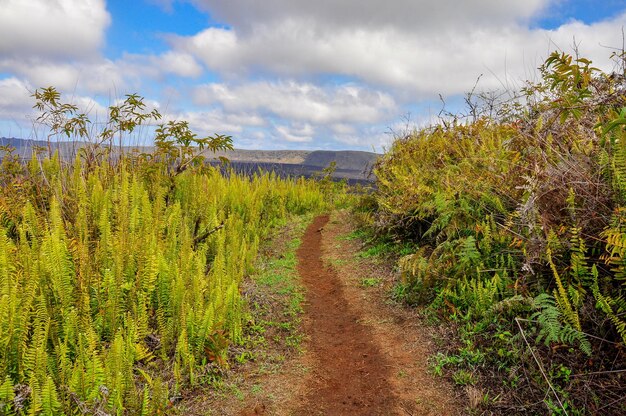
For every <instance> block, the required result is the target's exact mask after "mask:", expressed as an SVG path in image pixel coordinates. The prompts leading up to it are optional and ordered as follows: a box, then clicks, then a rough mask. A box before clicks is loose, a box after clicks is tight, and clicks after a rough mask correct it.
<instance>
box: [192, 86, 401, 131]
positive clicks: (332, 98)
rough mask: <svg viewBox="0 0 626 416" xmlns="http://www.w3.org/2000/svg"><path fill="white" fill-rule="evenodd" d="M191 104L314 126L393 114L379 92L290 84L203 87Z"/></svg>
mask: <svg viewBox="0 0 626 416" xmlns="http://www.w3.org/2000/svg"><path fill="white" fill-rule="evenodd" d="M194 101H195V102H196V104H198V105H214V104H219V105H220V106H222V107H223V108H224V109H225V110H226V111H230V112H239V111H260V112H262V113H264V114H269V115H275V116H278V117H281V118H285V119H290V120H298V121H305V122H310V123H315V124H324V123H374V122H377V121H381V120H384V119H385V118H387V117H389V115H390V114H391V113H393V112H394V111H395V110H396V104H395V102H394V100H393V98H392V97H391V96H390V95H389V94H386V93H383V92H380V91H375V90H371V89H367V88H364V87H360V86H355V85H349V84H348V85H341V86H337V87H327V88H323V87H320V86H317V85H314V84H311V83H297V82H294V81H285V82H254V83H246V84H241V85H236V86H230V85H227V84H221V83H220V84H218V83H214V84H207V85H203V86H201V87H198V88H197V90H196V92H195V94H194Z"/></svg>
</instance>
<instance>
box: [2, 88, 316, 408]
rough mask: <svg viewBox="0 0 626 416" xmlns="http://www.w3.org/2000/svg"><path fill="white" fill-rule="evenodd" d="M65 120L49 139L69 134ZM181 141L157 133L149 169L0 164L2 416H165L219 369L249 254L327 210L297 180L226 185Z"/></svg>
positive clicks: (103, 152) (95, 151) (113, 164)
mask: <svg viewBox="0 0 626 416" xmlns="http://www.w3.org/2000/svg"><path fill="white" fill-rule="evenodd" d="M52 96H53V98H56V99H58V97H56V96H55V95H54V94H53V95H52ZM53 107H54V106H53ZM56 108H59V106H57V107H56ZM57 115H58V114H57ZM61 115H63V114H61ZM66 115H67V114H66ZM70 116H71V117H73V116H72V115H71V114H70ZM71 117H70V118H69V119H67V118H66V119H65V121H64V122H59V126H61V127H60V128H61V129H62V130H63V129H64V131H70V132H71V133H76V132H79V133H80V131H78V130H75V129H74V126H76V125H80V123H81V122H82V121H80V120H79V121H78V124H76V122H74V124H71V123H70V124H67V123H68V120H70V121H71V120H72V119H71ZM75 121H76V120H75ZM136 121H137V120H136ZM57 122H58V120H57ZM116 126H118V127H119V124H116ZM180 127H181V125H180V124H168V125H164V126H162V127H161V129H160V130H159V131H158V133H157V134H158V135H159V136H158V137H157V139H158V143H157V145H158V147H157V150H156V152H155V153H153V154H144V155H135V154H129V155H126V156H124V155H117V156H116V157H115V158H114V159H112V158H110V157H109V155H110V154H111V149H110V148H106V147H105V148H100V147H98V143H96V145H95V146H94V147H89V148H86V149H85V150H84V151H81V152H80V153H79V154H78V155H77V156H76V158H75V159H74V160H73V161H63V160H62V159H61V158H60V157H59V155H58V153H52V152H51V153H52V154H51V155H50V157H47V156H46V157H44V156H42V155H41V154H39V155H37V154H34V155H33V158H32V159H31V160H30V162H28V163H22V162H21V161H19V160H18V159H17V158H15V157H13V156H12V153H11V152H10V151H7V152H6V154H5V157H4V161H3V165H2V171H1V174H0V413H1V414H7V415H10V414H33V415H34V414H44V415H53V414H67V415H70V414H133V415H134V414H142V415H154V414H162V413H164V412H166V411H167V409H168V408H169V407H170V406H171V405H172V401H173V400H174V398H175V397H177V396H179V395H180V394H181V392H182V391H184V389H185V388H187V387H189V386H195V385H199V384H202V383H203V382H205V381H206V380H207V379H209V378H210V376H212V372H213V371H214V370H215V368H216V367H220V366H227V365H228V363H227V361H226V352H227V349H228V346H229V345H230V344H237V343H239V342H241V340H242V325H243V323H244V318H245V313H244V306H245V305H243V302H242V298H241V296H240V293H239V284H240V282H241V280H242V279H243V278H244V277H245V276H246V274H247V273H248V272H250V270H251V267H252V265H253V261H254V259H255V256H256V254H257V249H258V246H259V241H260V240H261V239H263V238H264V237H265V236H266V235H267V233H268V231H269V230H270V229H272V227H275V226H277V225H279V224H281V223H283V222H284V221H285V220H286V219H287V218H288V217H289V216H290V215H295V214H302V213H305V212H310V211H316V210H320V209H323V208H324V207H326V204H327V200H328V199H327V195H324V193H323V192H322V190H321V188H320V187H319V186H318V185H317V183H315V182H313V181H308V180H304V179H297V180H296V179H293V180H292V179H280V178H278V177H276V176H274V175H272V174H261V173H259V174H257V175H254V176H253V177H244V176H238V175H236V174H234V173H232V174H230V175H228V176H227V177H225V176H222V175H221V174H220V173H219V171H218V170H217V169H214V168H211V167H208V166H205V165H204V164H203V163H202V161H201V160H200V159H198V158H196V157H195V156H194V152H195V148H194V147H193V146H192V145H193V144H194V143H195V144H196V145H197V144H198V143H197V142H196V141H195V140H196V138H195V135H192V133H191V132H189V131H188V129H187V130H185V128H186V125H182V129H181V128H180ZM173 128H179V130H178V131H177V132H174V131H170V130H171V129H173ZM168 129H169V130H168ZM181 132H182V134H183V135H182V136H181ZM106 134H109V133H105V135H106ZM184 135H187V136H184ZM181 137H182V139H181ZM172 138H174V139H172ZM187 139H189V140H187ZM185 140H187V141H185ZM219 140H224V138H223V137H219V138H218V142H217V144H216V141H215V140H213V141H211V140H207V141H206V142H205V143H204V144H205V145H207V146H208V147H209V148H211V146H214V147H216V148H217V147H220V146H222V145H224V144H225V143H226V144H228V145H229V143H228V142H227V141H223V142H222V143H221V144H220V143H219ZM104 144H105V145H106V143H104Z"/></svg>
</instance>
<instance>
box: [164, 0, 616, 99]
mask: <svg viewBox="0 0 626 416" xmlns="http://www.w3.org/2000/svg"><path fill="white" fill-rule="evenodd" d="M242 2H243V0H240V1H234V2H228V4H227V5H226V4H222V3H219V4H214V2H211V1H207V2H204V3H205V4H206V5H207V6H211V7H212V10H213V9H215V10H217V11H216V13H217V14H218V15H219V14H220V13H221V14H222V15H224V16H225V18H226V19H227V21H233V22H235V25H234V26H233V27H232V28H209V29H206V30H204V31H202V32H200V33H198V34H196V35H194V36H191V37H172V38H170V42H171V44H172V47H173V48H174V49H175V50H180V51H183V52H185V53H190V54H193V55H195V56H196V57H197V58H198V59H199V60H200V61H202V62H203V63H204V64H205V65H206V66H207V67H208V68H210V69H213V70H215V71H219V72H220V73H221V74H222V75H223V76H224V77H226V78H228V79H232V78H233V77H237V76H238V77H239V78H240V79H245V78H246V77H248V76H249V75H250V74H255V73H259V72H261V73H263V74H265V75H266V76H268V77H271V76H277V77H282V78H296V79H298V78H301V79H310V78H311V77H315V76H320V75H321V76H323V75H326V74H335V75H340V76H348V77H351V78H354V79H357V80H359V81H360V82H362V83H365V84H368V85H372V86H376V87H377V88H391V89H393V91H394V94H395V95H397V96H400V95H402V94H404V95H405V96H406V97H409V96H410V97H412V98H413V99H415V98H423V97H426V96H432V95H433V94H437V93H442V94H444V95H449V94H450V95H451V94H459V93H463V92H466V91H468V90H470V89H471V88H472V87H473V85H474V83H475V81H476V79H477V77H478V76H479V75H480V74H484V77H483V79H482V82H481V86H482V87H483V88H486V89H492V88H497V87H500V86H501V85H500V82H501V81H502V80H503V79H504V78H507V77H508V78H509V79H511V80H513V81H521V80H523V79H526V78H527V77H528V76H532V75H533V72H534V70H535V69H536V67H537V66H538V65H539V64H541V62H542V60H543V59H544V58H545V57H546V56H547V54H548V53H549V52H550V51H551V50H553V49H555V48H556V47H557V46H558V47H561V48H563V49H567V48H568V47H569V46H570V45H571V44H572V41H573V39H574V38H576V39H577V40H580V41H582V44H581V48H580V51H581V53H582V54H583V55H587V56H590V57H591V58H593V59H595V61H596V63H597V64H598V65H600V66H601V67H603V68H607V67H608V66H609V59H608V58H609V55H610V53H611V51H609V50H607V49H606V48H604V47H603V46H601V45H607V46H619V45H621V28H622V27H623V26H624V25H626V13H622V14H621V15H619V16H617V17H615V18H613V19H611V20H608V21H603V22H597V23H594V24H590V25H587V24H583V23H580V22H576V21H572V22H570V23H568V24H565V25H563V26H561V27H559V28H558V29H556V30H544V29H533V28H530V27H529V26H528V25H526V24H522V23H520V22H524V21H527V20H528V19H530V18H531V17H532V16H534V15H535V14H537V13H538V12H539V11H540V10H541V9H542V8H543V7H544V6H545V5H546V3H547V2H545V1H530V2H518V1H515V2H510V1H509V2H495V1H467V2H457V1H444V2H437V3H436V4H437V7H434V6H433V4H435V3H433V2H424V1H415V2H410V1H402V0H398V1H395V2H391V4H389V5H387V6H385V7H380V3H379V2H374V1H365V2H358V6H356V5H355V4H353V3H355V2H356V0H354V1H347V2H345V3H347V4H352V6H353V10H352V11H353V15H350V16H351V17H347V15H349V13H347V12H345V10H344V9H343V6H338V8H337V10H335V9H333V7H331V5H330V3H328V4H327V3H326V2H321V4H318V3H319V2H308V1H307V2H289V1H286V0H285V1H278V0H276V1H270V2H263V3H262V5H261V4H259V3H256V2H254V3H253V4H249V2H245V3H246V6H249V7H247V8H246V7H243V5H242ZM292 3H293V4H292ZM413 3H415V4H417V5H413ZM332 4H333V5H334V4H339V3H337V2H332ZM340 4H341V5H344V2H341V3H340ZM313 5H314V6H315V7H313ZM429 5H430V7H428V6H429ZM374 6H377V8H378V11H379V12H381V13H382V15H381V16H378V17H375V18H371V19H370V18H369V17H368V16H369V14H368V13H366V12H364V11H363V10H368V9H369V8H373V7H374ZM418 6H419V7H418ZM266 8H267V10H266ZM313 8H315V10H317V8H319V9H320V10H318V11H317V12H315V11H313V10H312V9H313ZM240 9H243V10H240ZM261 9H263V10H264V11H263V10H261ZM452 9H454V12H452ZM346 10H347V9H346ZM389 10H393V13H391V12H390V11H389ZM418 10H420V12H419V13H418ZM257 11H258V13H259V14H258V15H257V14H255V13H256V12H257ZM309 12H310V13H309ZM344 12H345V13H344ZM479 12H480V13H479ZM332 16H335V17H336V18H337V19H341V18H343V17H346V19H347V21H346V24H344V25H339V24H335V23H333V22H334V20H333V18H332ZM407 16H409V17H411V18H412V19H413V23H414V24H413V25H408V24H405V23H407V22H404V23H403V21H404V20H403V19H405V18H406V17H407ZM485 17H487V19H485ZM326 18H328V19H326Z"/></svg>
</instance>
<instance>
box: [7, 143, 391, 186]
mask: <svg viewBox="0 0 626 416" xmlns="http://www.w3.org/2000/svg"><path fill="white" fill-rule="evenodd" d="M84 145H85V143H83V142H50V147H51V148H52V149H53V150H59V153H60V154H61V156H62V157H66V158H67V157H72V155H74V154H75V152H76V150H77V149H79V148H81V147H82V146H84ZM0 146H10V147H13V148H15V153H16V154H18V155H19V156H21V157H24V158H29V157H30V156H31V154H32V149H33V147H35V146H38V147H44V148H47V147H48V142H47V141H45V140H31V139H18V138H15V137H0ZM133 148H136V149H139V150H140V151H142V152H149V151H151V150H153V147H147V146H144V147H142V146H133V147H125V148H124V149H125V151H130V150H131V149H133ZM204 156H205V157H206V158H207V160H208V161H209V162H213V163H215V162H216V161H217V160H218V158H219V157H220V156H223V157H226V158H227V159H229V160H230V161H231V162H232V163H231V164H232V166H233V168H235V170H237V171H241V172H254V171H257V170H258V169H262V170H271V171H275V172H277V173H279V174H282V175H292V176H307V177H309V176H312V175H313V174H315V173H316V172H319V171H321V170H322V169H323V168H325V167H328V166H329V165H330V163H331V162H336V171H335V174H334V175H333V176H334V177H335V178H338V179H348V180H349V181H352V182H369V181H371V178H370V174H369V173H370V171H371V169H372V167H373V165H374V163H375V162H376V160H377V159H378V156H379V155H378V154H376V153H372V152H363V151H356V150H247V149H235V150H230V151H221V152H217V153H211V152H205V153H204Z"/></svg>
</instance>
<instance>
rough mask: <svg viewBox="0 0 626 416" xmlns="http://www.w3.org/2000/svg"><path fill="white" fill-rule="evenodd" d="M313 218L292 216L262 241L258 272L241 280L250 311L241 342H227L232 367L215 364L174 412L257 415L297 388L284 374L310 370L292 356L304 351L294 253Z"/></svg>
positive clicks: (301, 292) (257, 263) (309, 216)
mask: <svg viewBox="0 0 626 416" xmlns="http://www.w3.org/2000/svg"><path fill="white" fill-rule="evenodd" d="M312 217H313V216H312V215H311V214H307V215H301V216H294V217H292V218H290V219H289V220H288V221H286V223H285V224H283V225H282V226H279V227H276V230H275V231H274V232H273V234H272V235H271V236H270V237H269V238H268V239H267V240H266V241H265V242H264V243H262V246H261V248H260V252H259V257H258V259H257V261H256V264H255V271H254V273H253V274H251V275H250V276H249V277H248V278H247V279H246V280H245V281H244V282H242V284H241V292H242V298H243V299H244V301H245V303H246V313H247V316H246V319H245V324H244V328H243V337H244V342H243V345H241V346H236V345H231V346H229V348H228V362H229V363H231V364H230V366H229V367H227V368H226V367H216V368H214V369H213V374H214V376H213V377H212V378H211V379H210V380H209V382H208V383H207V384H206V386H205V387H203V388H202V389H200V390H198V391H196V392H194V397H193V398H185V400H183V403H186V405H185V406H180V407H178V408H177V409H176V412H175V413H176V414H180V415H183V414H184V415H236V414H242V415H246V414H256V413H255V412H264V411H265V410H267V409H268V408H269V407H271V406H272V403H275V402H276V403H279V402H283V401H284V400H286V399H287V398H288V397H286V395H287V394H288V393H289V392H292V391H294V389H293V387H294V386H289V387H288V388H286V387H285V386H284V385H283V383H284V381H283V373H292V372H295V373H298V372H300V373H302V372H305V371H306V369H305V368H302V366H301V365H300V364H299V363H298V360H297V359H295V360H294V358H296V357H298V356H299V355H300V352H301V341H302V333H301V330H300V322H301V316H302V301H303V299H304V293H303V289H302V286H301V284H300V282H299V275H298V272H297V270H296V266H297V259H296V254H295V253H296V250H297V248H298V247H299V246H300V243H301V237H302V235H303V233H304V230H305V229H306V226H307V225H308V224H309V222H310V221H311V219H312ZM279 370H280V371H279Z"/></svg>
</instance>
